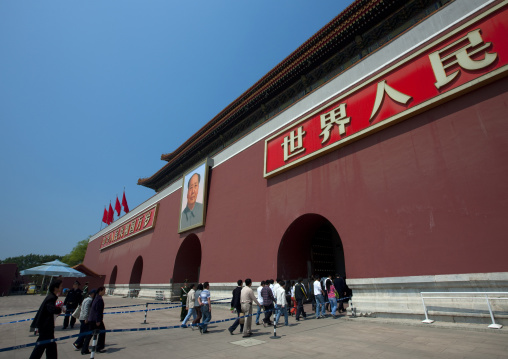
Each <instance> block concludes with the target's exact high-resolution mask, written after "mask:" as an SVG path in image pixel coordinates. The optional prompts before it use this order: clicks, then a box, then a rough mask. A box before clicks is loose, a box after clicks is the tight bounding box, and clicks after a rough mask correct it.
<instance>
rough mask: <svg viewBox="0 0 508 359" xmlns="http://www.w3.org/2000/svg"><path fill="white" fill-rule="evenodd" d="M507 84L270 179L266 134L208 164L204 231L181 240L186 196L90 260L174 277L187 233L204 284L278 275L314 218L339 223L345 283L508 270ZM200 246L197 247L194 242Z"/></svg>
mask: <svg viewBox="0 0 508 359" xmlns="http://www.w3.org/2000/svg"><path fill="white" fill-rule="evenodd" d="M507 113H508V79H506V78H505V79H502V80H499V81H496V82H494V83H492V84H490V85H487V86H485V87H483V88H481V89H478V90H475V91H473V92H471V93H469V94H467V95H465V96H462V97H460V98H458V99H455V100H452V101H450V102H448V103H446V104H443V105H441V106H439V107H436V108H434V109H432V110H429V111H427V112H425V113H423V114H420V115H417V116H415V117H413V118H411V119H409V120H407V121H404V122H401V123H399V124H397V125H395V126H392V127H390V128H387V129H385V130H383V131H380V132H377V133H375V134H373V135H371V136H369V137H366V138H363V139H362V140H359V141H357V142H355V143H353V144H351V145H348V146H346V147H343V148H341V149H339V150H337V151H334V152H331V153H329V154H327V155H325V156H322V157H320V158H318V159H315V160H313V161H311V162H308V163H306V164H304V165H302V166H299V167H296V168H293V169H291V170H289V171H287V172H285V173H283V174H281V175H278V176H275V177H273V178H271V179H268V180H266V179H264V178H263V155H264V141H260V142H259V143H257V144H255V145H253V146H251V147H249V148H248V149H246V150H245V151H243V152H241V153H240V154H238V155H236V156H235V157H234V158H232V159H231V160H229V161H227V162H225V163H223V164H221V165H220V166H218V167H216V168H215V169H213V170H211V171H210V187H209V199H208V208H207V219H206V226H205V227H202V228H200V229H197V230H194V231H190V232H186V233H183V234H181V235H179V234H178V233H177V230H178V217H179V216H178V215H179V213H178V211H179V208H180V196H181V191H176V192H174V193H172V194H171V195H169V196H168V197H166V198H165V199H163V200H162V201H161V202H160V207H159V213H158V218H157V226H156V228H155V229H154V230H150V231H147V232H145V233H143V234H140V235H139V236H136V237H133V238H130V239H127V240H125V241H124V242H122V243H120V244H118V245H115V246H112V247H110V248H106V249H104V250H103V251H99V245H100V240H95V241H93V242H91V243H90V245H89V247H88V252H87V255H86V258H85V261H84V264H85V265H86V266H87V267H89V268H91V269H92V270H94V271H95V272H97V273H99V274H105V275H106V283H108V282H109V276H110V275H111V272H112V270H113V268H114V266H115V265H117V266H118V275H117V278H116V284H126V283H129V278H130V275H131V271H132V267H133V265H134V262H135V260H136V258H137V257H138V256H142V258H143V274H142V278H141V283H142V284H150V283H169V281H170V279H171V278H172V277H173V275H174V273H173V271H174V263H175V259H176V256H177V253H178V251H179V249H180V247H181V245H182V242H183V241H184V239H185V238H186V237H187V236H189V235H193V234H195V235H196V236H197V238H199V241H200V244H201V255H202V260H201V275H200V280H201V281H210V282H234V281H236V280H237V279H238V278H246V277H251V278H252V279H253V280H262V279H266V278H271V277H275V276H276V273H277V253H278V249H279V245H280V241H281V239H282V237H283V236H284V233H285V232H286V230H287V229H288V227H289V226H290V225H291V223H293V221H294V220H295V219H297V218H299V217H300V216H302V215H305V214H309V213H315V214H318V215H321V216H323V217H325V218H326V219H328V220H329V221H330V222H331V223H332V224H333V225H334V227H335V228H336V229H337V231H338V233H339V235H340V237H341V239H342V243H343V246H344V253H345V261H346V271H347V275H348V278H371V277H394V276H413V275H435V274H460V273H484V272H505V271H508V261H506V253H507V252H508V241H506V231H507V224H506V223H507V218H508V180H507V179H508V161H507V158H508V121H507V119H508V117H507ZM196 248H197V247H196Z"/></svg>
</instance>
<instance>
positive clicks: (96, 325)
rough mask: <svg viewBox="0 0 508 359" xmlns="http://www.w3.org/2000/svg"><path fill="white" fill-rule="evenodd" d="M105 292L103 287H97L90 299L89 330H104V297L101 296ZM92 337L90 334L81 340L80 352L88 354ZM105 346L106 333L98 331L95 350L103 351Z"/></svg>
mask: <svg viewBox="0 0 508 359" xmlns="http://www.w3.org/2000/svg"><path fill="white" fill-rule="evenodd" d="M104 294H106V289H105V288H104V287H99V288H97V293H96V294H95V298H94V299H93V301H92V305H91V306H90V313H89V314H88V324H89V328H88V329H89V330H92V331H93V330H100V331H102V330H105V329H106V327H105V326H104V320H103V318H104V299H102V296H103V295H104ZM91 339H92V335H88V336H86V337H85V340H84V342H83V346H82V347H81V354H83V355H84V354H90V351H89V350H88V348H89V345H90V340H91ZM105 346H106V333H100V334H99V339H98V340H97V347H96V348H95V351H96V352H99V353H102V352H104V351H105V349H104V347H105Z"/></svg>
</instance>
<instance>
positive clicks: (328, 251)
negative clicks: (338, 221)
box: [277, 214, 346, 280]
mask: <svg viewBox="0 0 508 359" xmlns="http://www.w3.org/2000/svg"><path fill="white" fill-rule="evenodd" d="M335 273H339V274H341V275H342V276H345V275H346V266H345V262H344V249H343V247H342V241H341V239H340V236H339V234H338V232H337V230H336V229H335V227H334V226H333V225H332V224H331V223H330V221H328V220H327V219H326V218H325V217H323V216H320V215H318V214H306V215H303V216H301V217H299V218H297V219H296V220H295V221H294V222H293V223H291V225H290V226H289V227H288V229H287V230H286V233H284V236H283V237H282V240H281V243H280V246H279V252H278V255H277V277H279V278H283V279H290V280H294V279H297V278H298V277H302V278H308V277H309V276H310V275H315V274H318V275H319V276H320V277H324V276H328V275H329V274H335Z"/></svg>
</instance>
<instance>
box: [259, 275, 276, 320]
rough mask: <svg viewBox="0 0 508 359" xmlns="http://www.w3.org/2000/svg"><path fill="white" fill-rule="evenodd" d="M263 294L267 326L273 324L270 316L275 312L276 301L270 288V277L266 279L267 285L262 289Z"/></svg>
mask: <svg viewBox="0 0 508 359" xmlns="http://www.w3.org/2000/svg"><path fill="white" fill-rule="evenodd" d="M261 296H262V297H263V307H264V309H265V318H264V319H263V325H264V326H265V327H267V326H269V325H272V322H271V321H270V317H271V316H272V314H273V308H274V306H273V302H274V301H275V298H274V297H273V292H272V289H271V288H270V279H268V280H266V283H265V286H264V287H263V289H262V290H261Z"/></svg>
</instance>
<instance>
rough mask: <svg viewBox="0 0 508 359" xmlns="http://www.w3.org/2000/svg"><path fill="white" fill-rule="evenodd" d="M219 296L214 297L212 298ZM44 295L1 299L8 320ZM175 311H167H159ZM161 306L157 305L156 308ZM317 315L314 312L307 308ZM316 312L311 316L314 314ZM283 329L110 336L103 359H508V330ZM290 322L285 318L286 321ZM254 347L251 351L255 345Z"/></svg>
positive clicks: (14, 334)
mask: <svg viewBox="0 0 508 359" xmlns="http://www.w3.org/2000/svg"><path fill="white" fill-rule="evenodd" d="M212 295H213V293H212ZM42 300H43V297H42V296H12V297H1V298H0V315H1V314H9V313H16V312H22V311H28V310H35V309H37V308H38V307H39V305H40V303H41V302H42ZM104 301H105V304H106V312H111V311H120V310H140V309H144V306H139V307H129V308H121V309H108V307H113V306H120V305H128V304H144V303H146V302H147V301H148V302H155V301H151V300H146V299H128V298H117V297H105V298H104ZM162 306H167V305H159V307H162ZM154 307H157V306H156V305H151V306H150V308H154ZM212 309H213V310H212V321H213V320H219V319H226V318H231V317H233V316H234V315H233V314H231V312H230V311H229V310H227V309H228V307H227V306H214V307H212ZM307 311H308V313H309V310H308V308H307ZM309 314H310V313H309ZM33 315H34V314H22V315H18V316H13V317H0V323H4V322H10V321H14V320H20V319H25V318H32V317H33ZM179 318H180V309H179V308H175V309H168V310H161V311H153V312H149V313H148V319H147V322H148V324H147V325H144V324H141V323H142V322H143V319H144V313H143V312H138V313H130V314H116V315H105V318H104V322H105V325H106V328H107V329H116V328H125V329H127V328H140V327H157V326H167V325H178V324H179ZM289 321H290V326H289V327H281V328H277V334H278V335H280V336H281V338H280V339H270V336H272V335H273V328H264V327H263V326H262V325H260V326H256V325H253V332H254V335H253V336H252V337H251V338H250V339H248V340H243V338H242V336H241V335H239V334H238V332H236V333H235V335H233V336H231V335H230V334H229V332H228V331H227V327H228V326H229V325H230V323H232V322H225V323H217V324H212V325H210V327H209V331H210V333H209V334H200V333H199V331H198V330H194V331H193V330H191V329H190V328H188V329H182V328H178V329H167V330H157V331H143V332H125V333H108V334H107V335H106V348H107V351H106V352H105V353H98V354H96V358H103V359H106V358H107V359H115V358H198V357H202V356H203V355H206V357H207V358H256V359H259V358H285V357H288V358H306V359H308V358H310V357H314V356H316V355H319V354H323V355H333V356H334V357H339V358H345V357H347V358H367V357H372V356H375V357H376V358H429V357H436V358H508V328H503V329H500V330H494V329H488V328H487V327H486V326H485V325H480V324H474V325H464V324H453V323H435V324H431V325H428V324H422V323H420V322H419V321H408V320H391V321H390V320H387V319H381V318H346V317H340V318H338V319H332V318H326V319H319V320H316V319H313V318H312V317H311V318H310V319H308V320H306V321H300V322H296V321H295V320H294V318H291V317H290V319H289ZM62 322H63V318H58V319H57V328H56V330H55V336H56V337H57V338H58V337H62V336H66V335H69V334H77V333H78V332H79V329H78V328H79V325H76V326H75V327H74V329H72V330H69V329H67V330H65V331H64V330H62V329H61V327H62ZM281 322H283V320H281ZM29 326H30V322H23V323H15V324H3V325H0V348H4V347H8V346H13V345H21V344H26V343H32V342H35V339H36V337H34V336H33V334H31V333H29ZM72 342H73V339H68V340H63V341H59V342H57V345H58V353H59V358H64V359H66V358H87V357H89V356H82V355H81V354H80V352H78V351H75V350H74V348H73V346H72ZM249 345H250V346H249ZM32 349H33V347H29V348H23V349H18V350H14V351H10V352H0V359H4V358H5V359H7V358H9V359H12V358H28V357H29V356H30V353H31V351H32Z"/></svg>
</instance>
